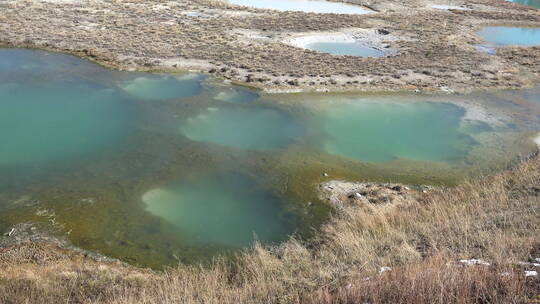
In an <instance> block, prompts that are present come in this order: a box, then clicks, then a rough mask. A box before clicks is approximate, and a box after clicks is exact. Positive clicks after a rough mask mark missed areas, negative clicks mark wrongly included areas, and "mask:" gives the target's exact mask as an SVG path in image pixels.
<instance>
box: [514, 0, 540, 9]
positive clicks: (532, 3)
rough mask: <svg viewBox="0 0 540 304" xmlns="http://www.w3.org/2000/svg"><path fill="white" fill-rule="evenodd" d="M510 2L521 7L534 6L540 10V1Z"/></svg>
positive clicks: (521, 0) (518, 0) (517, 0)
mask: <svg viewBox="0 0 540 304" xmlns="http://www.w3.org/2000/svg"><path fill="white" fill-rule="evenodd" d="M509 1H510V2H514V3H519V4H521V5H527V6H532V7H536V8H538V9H540V0H509Z"/></svg>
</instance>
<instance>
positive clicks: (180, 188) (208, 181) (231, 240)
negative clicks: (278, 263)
mask: <svg viewBox="0 0 540 304" xmlns="http://www.w3.org/2000/svg"><path fill="white" fill-rule="evenodd" d="M142 200H143V202H144V203H145V205H146V209H147V210H148V211H149V212H151V213H152V214H155V215H156V216H159V217H162V218H163V219H165V220H167V221H168V222H170V223H171V224H172V225H174V226H176V227H177V229H178V231H177V233H178V234H179V235H180V236H181V237H182V238H183V239H185V240H187V241H189V242H192V243H196V244H213V245H216V244H218V245H220V246H224V247H245V246H249V245H251V244H252V243H253V242H254V241H255V240H258V241H260V242H263V243H275V242H279V241H283V240H284V239H286V238H287V235H288V234H289V233H291V232H292V231H293V229H292V227H290V226H289V224H288V223H289V219H288V217H290V214H289V215H287V214H286V213H285V212H283V206H282V203H281V201H280V200H279V199H278V198H277V197H275V196H273V195H272V194H271V193H267V192H265V191H261V190H258V189H257V185H256V184H255V183H253V182H252V181H251V180H250V179H249V178H247V177H245V176H242V175H238V174H227V175H223V176H218V175H215V176H207V177H202V178H196V179H194V180H190V181H184V182H178V183H172V184H169V185H165V186H163V187H160V188H156V189H153V190H150V191H148V192H147V193H145V194H144V196H143V199H142Z"/></svg>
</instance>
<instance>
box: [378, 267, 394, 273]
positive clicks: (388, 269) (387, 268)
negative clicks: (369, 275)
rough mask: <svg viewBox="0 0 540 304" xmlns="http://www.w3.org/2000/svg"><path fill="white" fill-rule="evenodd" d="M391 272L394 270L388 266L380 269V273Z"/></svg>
mask: <svg viewBox="0 0 540 304" xmlns="http://www.w3.org/2000/svg"><path fill="white" fill-rule="evenodd" d="M390 270H392V268H390V267H387V266H383V267H381V269H379V273H383V272H387V271H390Z"/></svg>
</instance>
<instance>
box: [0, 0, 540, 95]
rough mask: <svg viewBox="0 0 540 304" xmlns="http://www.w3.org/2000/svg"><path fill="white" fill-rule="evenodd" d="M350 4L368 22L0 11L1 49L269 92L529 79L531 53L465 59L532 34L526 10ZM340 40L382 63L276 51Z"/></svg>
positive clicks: (144, 5) (272, 14) (181, 8)
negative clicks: (491, 40)
mask: <svg viewBox="0 0 540 304" xmlns="http://www.w3.org/2000/svg"><path fill="white" fill-rule="evenodd" d="M349 2H353V3H356V4H359V5H363V6H365V7H368V8H370V9H372V10H373V11H374V13H371V14H366V15H336V14H312V13H302V12H277V11H270V10H261V9H253V8H247V7H239V6H233V5H230V4H227V3H225V2H221V1H205V0H196V1H178V2H162V1H134V0H131V1H122V2H116V1H96V0H90V1H69V2H68V1H34V2H24V1H14V0H11V1H3V2H2V3H0V6H1V10H2V16H0V44H3V45H7V46H13V47H36V48H44V49H50V50H57V51H63V52H68V53H74V54H77V55H80V56H83V57H87V58H90V59H93V60H95V61H97V62H100V63H102V64H105V65H107V66H112V67H116V68H120V69H129V70H167V71H177V70H186V69H188V70H196V71H203V72H208V73H212V74H215V75H216V76H219V77H223V78H226V79H230V80H232V81H237V82H242V83H246V84H248V85H251V86H255V87H260V88H264V89H267V90H270V91H287V90H289V91H290V90H293V91H299V90H334V91H339V90H413V91H415V90H422V91H431V90H446V91H448V90H453V91H469V90H472V89H488V88H520V87H524V86H529V85H530V84H531V83H533V82H534V81H537V79H538V76H540V60H538V59H539V57H540V47H527V48H525V47H504V48H500V49H499V51H498V52H497V54H495V55H490V54H487V53H484V52H482V51H479V50H477V49H476V48H475V47H474V45H476V44H481V43H482V41H481V39H480V38H479V37H478V36H476V35H475V32H476V31H477V30H478V29H479V28H480V27H481V26H482V25H484V24H522V25H530V26H540V11H538V10H535V9H533V8H528V7H525V6H520V5H517V4H514V3H510V2H506V1H487V0H476V1H469V2H467V3H466V4H464V3H461V2H459V1H452V2H451V3H447V2H445V3H442V2H441V3H439V2H437V1H431V2H430V1H427V2H426V1H414V0H408V1H404V2H400V3H399V4H396V3H395V2H391V1H370V3H367V2H366V1H349ZM433 5H448V6H451V5H453V6H458V7H463V8H466V10H458V9H449V10H442V9H437V8H434V7H433ZM344 31H345V32H347V31H368V32H370V33H376V35H375V34H374V35H370V36H369V37H371V38H373V39H374V40H376V41H375V42H376V43H377V44H380V45H384V46H385V47H387V48H388V49H391V50H392V52H391V53H390V54H389V55H388V56H386V57H380V58H361V57H353V56H332V55H330V54H324V53H318V52H313V51H309V50H304V49H301V48H298V47H294V46H291V45H287V44H286V43H285V42H286V40H287V39H290V38H291V37H295V36H297V35H298V34H302V33H317V32H337V33H341V32H344ZM369 37H368V38H369ZM387 37H391V39H390V38H388V39H387ZM368 40H369V39H368ZM368 43H369V41H368Z"/></svg>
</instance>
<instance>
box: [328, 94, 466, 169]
mask: <svg viewBox="0 0 540 304" xmlns="http://www.w3.org/2000/svg"><path fill="white" fill-rule="evenodd" d="M463 114H464V111H463V109H461V108H459V107H457V106H454V105H451V104H445V103H429V102H418V103H409V104H407V103H392V102H384V101H382V100H381V101H373V102H370V101H358V102H351V103H347V104H343V105H341V106H339V107H337V106H336V107H332V108H329V109H328V110H325V111H323V112H322V113H321V115H320V117H319V120H320V122H321V124H322V126H323V131H324V134H325V135H326V136H325V137H324V140H323V143H322V145H323V148H324V150H325V151H326V152H327V153H330V154H335V155H340V156H344V157H348V158H352V159H357V160H362V161H370V162H382V161H391V160H396V159H400V158H405V159H412V160H423V161H459V160H462V159H464V157H465V155H466V154H467V152H468V151H469V150H470V149H471V147H472V145H474V140H473V139H472V138H471V137H470V136H468V135H466V134H464V133H462V132H461V131H460V130H459V128H460V122H461V117H462V116H463Z"/></svg>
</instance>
